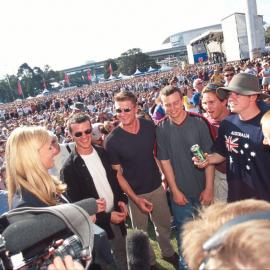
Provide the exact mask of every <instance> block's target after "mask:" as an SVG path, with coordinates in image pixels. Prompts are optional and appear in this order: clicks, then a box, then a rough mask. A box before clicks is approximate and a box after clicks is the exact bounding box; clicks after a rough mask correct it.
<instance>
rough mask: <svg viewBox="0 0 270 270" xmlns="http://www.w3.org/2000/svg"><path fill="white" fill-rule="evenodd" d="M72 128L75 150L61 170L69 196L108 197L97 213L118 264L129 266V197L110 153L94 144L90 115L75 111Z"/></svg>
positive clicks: (74, 200) (124, 266)
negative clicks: (109, 158) (103, 206)
mask: <svg viewBox="0 0 270 270" xmlns="http://www.w3.org/2000/svg"><path fill="white" fill-rule="evenodd" d="M68 129H69V132H70V134H71V136H72V138H73V140H74V142H75V149H74V150H72V151H71V154H70V156H69V157H68V159H67V161H66V162H65V164H64V166H63V169H62V171H61V178H62V180H64V182H65V183H66V184H67V186H68V188H67V195H68V198H69V199H70V200H71V202H76V201H79V200H82V199H86V198H89V197H92V198H96V199H101V198H104V199H105V201H106V210H105V212H100V213H97V214H96V217H97V220H96V224H97V225H98V226H100V227H101V228H103V229H104V230H105V231H106V233H107V235H108V238H109V239H110V243H111V248H112V250H113V253H114V257H115V262H116V264H117V267H118V268H119V269H120V270H122V269H123V270H124V269H127V263H126V249H125V235H126V228H125V223H124V222H125V220H126V217H127V207H126V202H127V199H126V197H125V195H124V194H123V192H122V191H121V189H120V187H119V184H118V181H117V179H116V173H115V172H114V170H113V169H112V168H111V165H110V163H109V160H108V157H107V153H106V152H105V150H104V149H103V148H102V147H99V146H93V145H92V125H91V122H90V118H89V115H87V114H83V113H78V114H74V115H73V116H72V117H71V118H70V119H69V121H68Z"/></svg>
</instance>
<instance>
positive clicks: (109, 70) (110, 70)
mask: <svg viewBox="0 0 270 270" xmlns="http://www.w3.org/2000/svg"><path fill="white" fill-rule="evenodd" d="M108 73H109V74H110V76H112V74H113V69H112V64H110V65H109V67H108Z"/></svg>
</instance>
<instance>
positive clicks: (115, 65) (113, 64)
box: [104, 58, 118, 79]
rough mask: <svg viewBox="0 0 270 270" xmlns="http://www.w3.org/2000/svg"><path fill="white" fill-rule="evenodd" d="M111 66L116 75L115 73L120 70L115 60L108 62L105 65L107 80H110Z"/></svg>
mask: <svg viewBox="0 0 270 270" xmlns="http://www.w3.org/2000/svg"><path fill="white" fill-rule="evenodd" d="M110 65H111V66H112V70H113V74H114V71H116V70H117V69H118V65H117V63H116V62H115V60H113V59H111V58H109V59H108V60H106V61H105V64H104V78H105V79H108V78H109V77H110V73H109V66H110Z"/></svg>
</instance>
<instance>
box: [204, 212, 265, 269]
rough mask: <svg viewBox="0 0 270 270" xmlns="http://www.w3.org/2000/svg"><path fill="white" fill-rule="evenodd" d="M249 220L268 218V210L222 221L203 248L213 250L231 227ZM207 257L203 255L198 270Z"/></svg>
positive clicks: (207, 250)
mask: <svg viewBox="0 0 270 270" xmlns="http://www.w3.org/2000/svg"><path fill="white" fill-rule="evenodd" d="M251 220H270V211H261V212H256V213H253V214H247V215H241V216H237V217H235V218H233V219H231V220H229V221H227V222H226V223H224V224H223V225H222V226H221V227H220V228H219V229H218V230H217V232H215V233H214V234H213V235H212V236H211V237H210V238H209V239H208V240H207V241H206V242H204V244H203V250H204V251H205V252H210V251H211V250H215V249H217V248H218V247H220V246H221V245H222V244H223V240H224V237H225V236H227V235H228V234H229V233H230V231H231V229H232V228H233V227H234V226H236V225H238V224H241V223H244V222H248V221H251ZM208 259H209V257H208V256H207V257H205V258H204V260H203V262H202V263H201V265H200V267H199V270H204V269H206V268H205V267H206V264H207V261H208Z"/></svg>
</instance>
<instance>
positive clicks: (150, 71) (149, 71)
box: [147, 66, 158, 73]
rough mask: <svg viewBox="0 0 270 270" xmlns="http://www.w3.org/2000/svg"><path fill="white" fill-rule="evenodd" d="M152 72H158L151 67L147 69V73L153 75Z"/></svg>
mask: <svg viewBox="0 0 270 270" xmlns="http://www.w3.org/2000/svg"><path fill="white" fill-rule="evenodd" d="M154 72H158V70H157V69H155V68H152V67H151V66H150V67H149V69H148V70H147V73H154Z"/></svg>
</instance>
